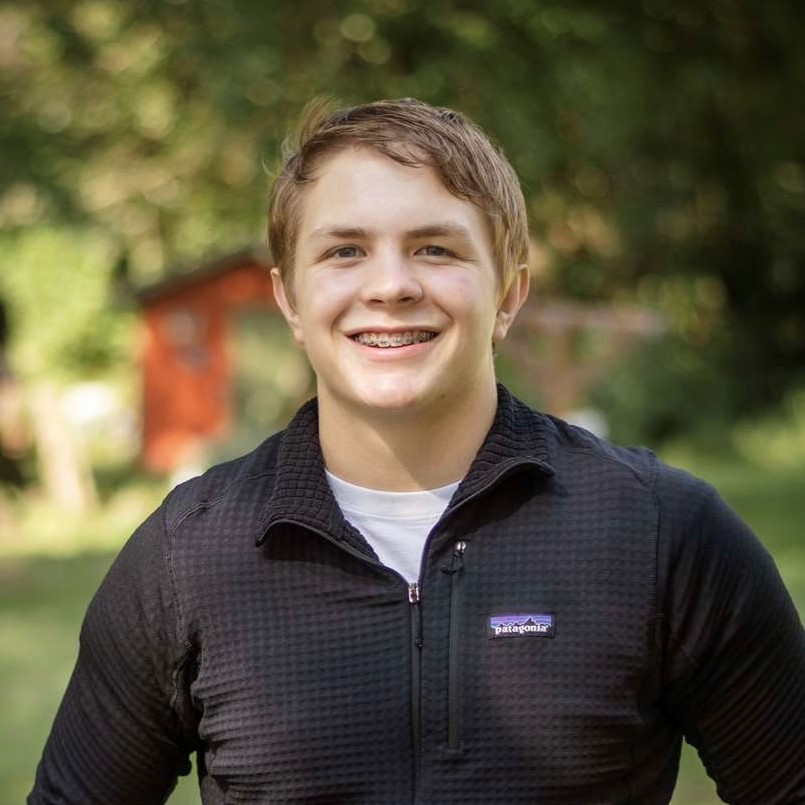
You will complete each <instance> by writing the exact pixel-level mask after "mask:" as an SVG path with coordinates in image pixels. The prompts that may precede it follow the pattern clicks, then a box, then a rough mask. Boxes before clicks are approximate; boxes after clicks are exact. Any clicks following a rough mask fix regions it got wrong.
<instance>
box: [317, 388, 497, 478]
mask: <svg viewBox="0 0 805 805" xmlns="http://www.w3.org/2000/svg"><path fill="white" fill-rule="evenodd" d="M445 408H447V409H448V410H445V411H439V412H437V413H435V414H432V415H431V414H428V415H426V414H423V413H421V412H414V411H412V412H406V413H402V414H401V413H399V412H394V413H393V414H389V413H386V412H381V413H378V414H377V415H374V416H370V417H367V416H366V414H365V412H361V414H360V416H359V415H358V414H357V413H356V412H353V411H350V410H345V409H343V408H342V407H340V406H339V405H337V404H335V403H334V401H331V400H327V399H322V398H321V397H320V398H319V439H320V441H321V448H322V454H323V456H324V463H325V465H326V467H327V469H328V470H329V471H330V472H331V473H333V475H336V476H337V477H338V478H341V479H342V480H344V481H349V482H350V483H352V484H355V485H357V486H363V487H367V488H370V489H383V490H387V491H393V492H412V491H417V490H421V489H436V488H437V487H440V486H446V485H447V484H450V483H454V482H456V481H460V480H461V479H462V478H463V477H464V476H465V475H466V474H467V470H468V469H469V468H470V464H472V461H473V459H474V458H475V456H476V454H477V453H478V450H479V448H480V447H481V444H482V443H483V441H484V439H485V438H486V434H487V433H488V432H489V428H490V427H491V426H492V421H493V420H494V418H495V411H496V409H497V389H496V388H495V386H494V384H492V386H491V388H489V389H484V391H483V393H482V394H479V395H477V396H476V397H473V399H471V400H466V401H464V403H463V404H459V405H458V406H456V404H455V401H451V403H450V405H449V406H445Z"/></svg>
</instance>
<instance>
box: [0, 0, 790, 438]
mask: <svg viewBox="0 0 805 805" xmlns="http://www.w3.org/2000/svg"><path fill="white" fill-rule="evenodd" d="M797 15H798V9H797V8H796V6H795V4H791V3H788V2H783V0H770V2H766V3H762V4H758V3H752V2H750V0H715V1H714V2H713V3H709V4H704V5H703V4H701V3H698V2H693V0H677V1H676V2H670V1H669V0H643V2H642V3H640V4H634V3H632V2H629V3H626V2H625V0H613V2H609V3H606V4H593V3H584V2H580V0H574V2H565V0H562V1H561V2H560V0H546V1H545V2H541V3H538V4H535V3H532V2H530V1H529V0H500V2H495V3H488V2H481V0H428V2H426V1H425V0H337V2H324V0H312V1H311V2H306V3H298V2H297V3H291V2H290V0H277V1H276V2H272V3H265V2H263V1H262V0H240V2H237V3H231V2H227V0H148V1H147V2H141V3H119V2H117V0H66V2H60V3H56V2H54V0H11V1H10V2H7V3H6V4H5V5H4V6H3V9H2V10H0V27H2V29H3V31H4V34H3V39H2V45H0V62H2V67H3V70H2V78H0V98H2V102H3V107H4V111H5V113H6V114H5V121H6V122H5V123H4V125H3V128H2V129H0V147H1V148H2V150H3V153H4V155H5V156H6V159H4V161H3V166H2V168H0V228H2V230H3V231H5V232H15V231H17V230H19V229H20V228H21V227H24V226H30V225H37V226H42V225H43V226H47V227H54V226H55V227H58V228H62V227H65V226H66V227H78V228H79V229H80V230H82V231H84V230H86V229H90V230H92V231H102V232H103V233H105V235H106V236H107V237H109V239H110V242H112V243H114V244H115V249H116V250H117V252H118V254H119V255H122V256H123V257H125V259H126V261H127V265H128V266H129V267H130V272H131V275H132V277H133V279H134V280H135V281H138V282H145V281H150V280H152V279H156V278H159V277H160V276H161V275H162V274H163V273H164V272H165V271H166V267H169V266H172V265H174V264H176V263H178V262H186V261H189V260H194V259H197V258H199V257H201V256H202V255H205V256H206V255H207V254H208V253H209V252H220V251H225V250H227V249H230V248H232V247H235V246H238V247H239V246H242V245H243V244H244V243H248V242H252V241H254V240H256V239H258V238H260V237H261V234H260V233H261V231H262V229H263V221H262V217H263V210H264V206H265V204H264V196H265V190H266V184H267V177H266V175H265V170H264V169H263V165H264V164H266V165H273V164H274V162H275V159H276V155H277V154H278V152H279V144H280V141H281V139H282V137H283V135H284V133H285V131H286V129H287V128H288V125H289V123H291V122H292V121H293V120H294V118H295V117H296V115H297V113H298V112H299V110H300V109H301V108H302V106H303V105H304V103H305V102H306V101H307V100H308V99H309V98H310V97H311V96H313V95H314V94H316V93H327V94H334V95H337V96H340V97H341V98H343V99H344V100H345V101H347V102H353V101H354V102H357V101H365V100H370V99H374V98H377V97H383V96H385V97H400V96H411V95H413V96H419V97H421V98H423V99H424V100H428V101H431V102H436V103H444V104H448V105H451V106H455V107H457V108H460V109H462V110H465V111H466V112H467V113H468V114H469V115H470V116H472V117H473V118H474V119H476V120H477V121H478V122H479V123H480V124H481V125H482V126H484V127H485V128H487V129H488V130H489V131H491V132H493V133H494V134H495V136H496V137H497V138H498V140H499V141H500V142H501V143H502V144H503V146H504V147H505V150H506V151H507V153H508V155H509V156H510V158H511V160H512V162H513V163H514V165H515V167H516V168H517V169H518V171H519V172H520V174H521V176H522V178H523V181H524V184H525V187H526V192H527V196H528V201H529V207H530V211H531V217H532V223H533V229H534V232H535V234H536V236H537V238H538V240H539V244H540V249H539V252H540V271H541V273H540V277H539V280H540V281H539V283H538V287H539V289H540V290H542V291H544V292H548V291H553V292H561V293H566V294H571V295H573V296H576V297H581V298H585V299H591V300H608V299H614V300H617V301H624V300H626V301H643V302H646V303H651V302H656V303H657V304H659V305H660V306H661V307H662V309H663V310H664V312H665V313H666V315H667V317H668V320H669V325H670V329H671V331H672V333H673V339H674V343H673V344H671V345H670V346H668V347H667V349H668V350H669V351H670V352H671V353H675V354H676V353H679V354H682V353H683V352H685V350H687V351H688V352H697V353H700V354H701V356H702V361H703V362H706V363H707V364H708V365H709V366H710V367H711V369H712V373H713V377H714V380H713V382H714V383H716V384H718V385H719V386H720V387H725V388H729V395H728V399H726V395H721V396H724V397H725V399H726V402H727V405H726V407H725V408H724V410H723V411H722V414H723V415H730V416H731V415H735V414H738V413H747V412H751V411H753V410H756V409H759V408H762V407H763V406H765V405H769V404H775V403H778V402H779V401H780V400H781V399H782V397H783V395H784V394H785V391H786V390H787V389H788V388H791V387H796V386H797V385H801V383H802V382H803V374H804V373H805V368H804V367H805V241H803V239H802V238H801V236H800V231H799V230H800V225H799V222H800V221H801V219H802V214H803V212H805V135H803V132H805V106H804V105H803V104H801V103H797V99H798V98H799V97H801V94H802V87H803V83H805V50H804V49H803V48H802V47H801V42H800V37H799V26H798V24H797V22H798V16H797ZM700 281H701V282H702V283H703V285H701V286H700V285H699V283H700ZM701 287H705V288H707V289H709V290H707V291H706V293H705V295H707V294H709V298H710V302H706V300H705V302H704V303H703V302H702V299H701V298H699V295H700V290H701ZM680 289H681V290H680ZM691 289H693V290H692V291H691ZM697 289H699V290H697ZM691 293H692V294H693V297H692V298H694V300H697V301H696V303H695V304H694V305H685V304H681V305H680V304H679V300H680V299H682V301H684V297H685V295H686V294H688V295H689V294H691ZM674 300H676V301H674ZM713 301H716V302H717V304H715V305H713V304H711V303H712V302H713ZM708 305H709V306H708ZM691 314H694V315H693V316H692V318H691ZM692 363H694V364H695V361H693V362H692ZM699 371H700V370H699V369H698V368H697V367H696V366H686V361H683V360H672V361H670V364H669V368H668V372H669V373H670V374H672V376H671V378H670V379H668V380H667V381H666V382H669V383H673V384H674V385H675V386H678V387H680V388H685V387H687V386H688V385H689V384H691V383H693V384H695V383H697V382H698V381H697V376H698V374H699ZM657 375H659V373H658V372H654V373H653V374H652V375H651V376H650V377H652V378H653V377H654V376H657ZM647 379H648V378H647ZM647 396H649V397H652V398H653V399H655V400H658V399H660V397H661V396H662V395H661V394H660V393H659V392H657V391H656V390H655V393H654V394H648V395H647ZM716 396H719V395H716ZM714 404H715V401H714ZM677 421H678V422H681V423H682V424H684V423H685V422H686V421H687V420H685V419H684V418H680V417H677Z"/></svg>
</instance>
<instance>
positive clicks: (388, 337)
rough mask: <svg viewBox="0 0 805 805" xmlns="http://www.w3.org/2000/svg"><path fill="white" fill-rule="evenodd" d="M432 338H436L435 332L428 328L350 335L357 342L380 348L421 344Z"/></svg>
mask: <svg viewBox="0 0 805 805" xmlns="http://www.w3.org/2000/svg"><path fill="white" fill-rule="evenodd" d="M434 338H436V333H434V332H430V331H429V330H407V331H406V332H404V333H358V334H357V335H353V336H352V339H353V340H354V341H357V342H358V343H359V344H363V345H364V346H366V347H380V348H381V349H389V348H392V347H407V346H410V345H411V344H422V343H424V342H425V341H432V340H433V339H434Z"/></svg>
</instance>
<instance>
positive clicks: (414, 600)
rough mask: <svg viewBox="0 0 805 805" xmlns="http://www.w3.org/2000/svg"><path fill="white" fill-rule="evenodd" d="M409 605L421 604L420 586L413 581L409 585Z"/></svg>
mask: <svg viewBox="0 0 805 805" xmlns="http://www.w3.org/2000/svg"><path fill="white" fill-rule="evenodd" d="M408 603H409V604H418V603H419V585H418V584H417V583H416V582H415V581H412V582H411V583H410V584H409V585H408Z"/></svg>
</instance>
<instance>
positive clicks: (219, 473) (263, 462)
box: [161, 432, 283, 535]
mask: <svg viewBox="0 0 805 805" xmlns="http://www.w3.org/2000/svg"><path fill="white" fill-rule="evenodd" d="M282 435H283V433H282V432H280V433H276V434H274V435H273V436H270V437H269V438H268V439H266V440H265V441H264V442H263V443H262V444H260V445H259V446H258V447H257V448H255V449H254V450H252V451H251V452H250V453H247V454H246V455H244V456H241V457H239V458H236V459H233V460H231V461H227V462H224V463H222V464H216V465H215V466H213V467H210V469H208V470H207V471H206V472H204V473H203V474H202V475H199V476H197V477H195V478H191V479H190V480H188V481H185V482H184V483H181V484H179V485H178V486H176V487H175V488H174V489H173V490H171V492H170V493H169V494H168V496H167V497H166V498H165V500H164V502H163V503H162V506H161V511H162V516H163V518H164V524H165V530H166V532H167V533H168V534H169V535H170V534H173V533H174V532H176V530H177V529H179V528H180V527H181V526H182V524H183V523H184V522H185V521H186V520H188V518H192V517H193V516H194V515H197V514H198V513H200V512H215V511H221V510H223V509H239V510H240V512H241V514H244V515H245V514H247V513H249V511H250V509H249V504H250V503H255V502H257V501H258V500H259V499H260V498H261V496H262V495H264V494H265V493H266V491H267V490H268V491H269V492H270V489H271V487H272V485H273V480H274V476H275V474H276V469H277V454H278V451H279V445H280V443H281V439H282ZM244 506H245V507H246V508H245V509H244Z"/></svg>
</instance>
